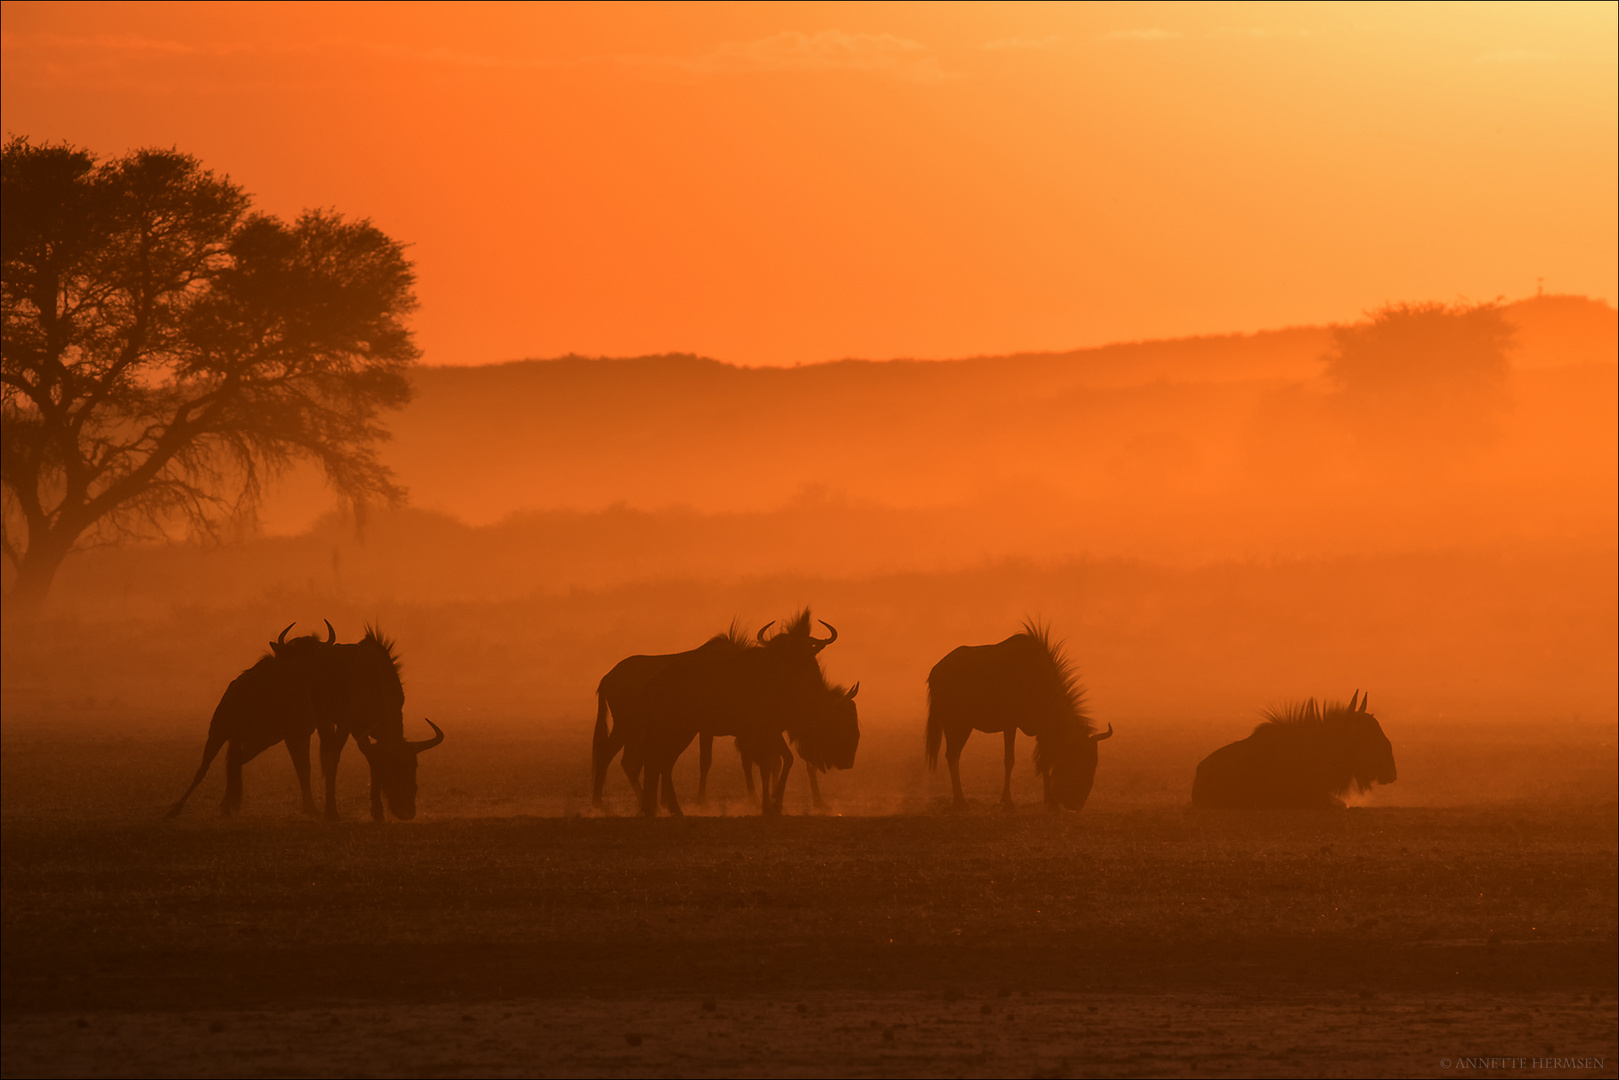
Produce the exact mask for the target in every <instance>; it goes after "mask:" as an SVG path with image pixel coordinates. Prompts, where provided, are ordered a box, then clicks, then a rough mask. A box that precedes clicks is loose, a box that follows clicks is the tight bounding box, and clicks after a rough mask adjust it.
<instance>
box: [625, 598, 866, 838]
mask: <svg viewBox="0 0 1619 1080" xmlns="http://www.w3.org/2000/svg"><path fill="white" fill-rule="evenodd" d="M822 625H824V626H827V629H828V630H831V631H832V634H831V637H828V638H825V639H818V638H816V637H814V636H813V635H811V634H810V631H809V626H810V615H809V612H808V611H805V612H803V613H802V614H800V615H799V616H798V617H797V618H795V619H793V620H792V621H791V622H790V623H789V625H788V626H787V627H786V628H785V629H784V630H782V631H781V632H780V633H778V634H776V635H774V636H773V637H770V638H768V639H764V636H763V631H761V632H760V635H759V638H760V641H761V642H762V643H760V642H752V643H750V642H746V641H744V640H740V639H737V638H735V637H734V636H733V637H730V638H728V639H726V640H728V641H729V646H728V647H724V648H720V647H716V648H705V649H697V650H694V651H693V652H691V653H685V654H679V659H678V660H676V661H674V662H672V663H670V664H668V665H667V666H665V667H664V668H663V670H661V671H659V672H658V673H657V674H656V675H654V676H653V677H652V678H651V679H650V680H649V681H648V682H647V684H646V687H645V690H644V692H643V693H641V694H639V695H636V696H635V699H634V700H633V701H632V702H631V703H630V707H631V712H632V713H633V715H627V716H626V719H630V720H631V721H632V722H633V723H634V724H635V728H634V730H635V731H636V732H637V733H638V738H639V742H640V746H639V750H638V754H639V757H638V760H639V761H640V762H641V763H642V767H643V768H644V770H645V773H644V778H643V781H642V785H641V812H642V813H643V814H645V815H647V816H648V817H651V816H654V815H656V813H657V790H658V787H659V784H660V782H661V786H662V791H663V799H664V805H665V806H666V807H667V808H668V809H669V811H670V813H672V814H679V813H680V805H679V802H678V800H677V799H676V798H675V794H674V784H673V775H672V774H673V770H674V764H675V761H676V760H678V759H679V757H680V755H681V753H683V752H684V751H685V749H686V747H688V746H690V745H691V742H692V740H693V739H695V738H696V737H697V735H698V734H699V733H700V732H705V731H706V732H708V733H710V734H713V735H729V736H733V737H734V738H735V739H736V741H737V749H738V750H739V751H740V752H741V753H742V755H743V757H744V758H746V759H749V760H752V761H754V762H755V763H757V764H759V766H760V789H761V790H760V801H761V806H762V809H763V810H764V812H765V813H766V814H779V813H780V812H781V804H782V792H783V788H784V785H785V782H786V778H787V774H788V773H789V772H790V771H791V769H792V763H793V753H792V750H791V749H790V748H789V747H788V746H787V742H786V740H785V739H784V738H783V732H785V731H788V730H804V729H807V728H809V727H811V726H815V725H818V724H820V723H822V719H823V718H822V716H821V715H820V714H821V713H822V712H824V710H826V708H827V705H828V701H829V691H830V690H831V688H830V687H829V686H828V685H827V682H826V676H825V674H824V673H823V672H822V670H821V664H820V661H819V659H817V655H816V654H818V653H819V652H820V651H821V650H822V649H824V648H826V646H828V645H830V644H831V643H832V641H834V640H835V639H836V637H837V631H836V630H832V628H831V626H830V625H829V624H826V623H823V624H822ZM719 640H720V639H716V642H718V641H719ZM843 697H844V701H845V702H848V701H849V699H848V696H847V694H845V695H843ZM850 704H852V702H850ZM827 738H828V740H829V741H831V742H833V743H835V744H836V745H834V746H832V747H831V749H830V750H829V753H831V754H833V755H835V756H836V757H837V758H838V759H839V760H842V759H843V758H845V757H847V758H848V759H850V760H851V763H852V757H853V753H854V746H853V745H852V743H853V741H858V738H859V732H858V728H855V729H853V730H849V729H847V728H842V729H839V730H838V731H835V732H834V731H829V732H828V735H827Z"/></svg>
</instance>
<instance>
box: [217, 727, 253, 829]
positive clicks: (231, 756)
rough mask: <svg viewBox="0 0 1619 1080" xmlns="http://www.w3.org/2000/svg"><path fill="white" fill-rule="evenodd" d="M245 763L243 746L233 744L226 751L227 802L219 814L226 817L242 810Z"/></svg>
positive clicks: (221, 805)
mask: <svg viewBox="0 0 1619 1080" xmlns="http://www.w3.org/2000/svg"><path fill="white" fill-rule="evenodd" d="M245 761H246V755H245V754H244V753H243V752H242V744H241V743H239V742H232V743H231V744H230V746H229V747H228V748H226V750H225V801H224V802H223V803H222V804H220V807H219V812H220V813H221V814H222V815H224V816H225V817H230V816H231V815H232V814H234V813H236V812H237V811H238V810H240V809H241V808H242V765H243V763H244V762H245Z"/></svg>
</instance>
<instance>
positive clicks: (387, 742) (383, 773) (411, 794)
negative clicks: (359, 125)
mask: <svg viewBox="0 0 1619 1080" xmlns="http://www.w3.org/2000/svg"><path fill="white" fill-rule="evenodd" d="M427 726H428V727H430V728H432V729H433V737H432V738H431V739H422V740H421V741H419V742H411V741H410V740H408V739H404V738H399V739H391V738H382V739H375V740H373V739H370V738H367V737H366V736H364V735H362V734H360V733H358V732H356V733H355V735H354V741H355V742H356V743H357V744H358V745H359V747H360V752H361V753H363V754H364V755H365V759H366V761H367V762H369V763H370V765H371V778H372V780H373V781H374V782H375V783H376V784H377V785H378V786H379V787H381V788H382V795H383V798H385V799H386V800H387V801H388V809H389V810H390V811H391V812H392V813H393V816H394V817H396V818H398V819H399V820H400V821H409V820H410V819H411V818H413V817H415V816H416V756H417V755H418V754H420V753H421V752H422V751H424V750H431V749H433V747H435V746H437V745H438V744H439V743H441V742H443V741H444V732H443V731H441V730H439V726H438V725H437V724H435V723H433V721H431V720H429V721H427Z"/></svg>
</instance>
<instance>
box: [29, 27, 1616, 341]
mask: <svg viewBox="0 0 1619 1080" xmlns="http://www.w3.org/2000/svg"><path fill="white" fill-rule="evenodd" d="M3 12H4V14H3V22H4V63H3V68H0V79H3V96H0V113H3V124H4V127H5V130H6V131H7V132H8V133H13V134H24V135H28V136H30V137H31V138H34V139H36V140H55V139H67V140H71V141H73V142H76V143H80V144H83V145H86V146H89V147H92V148H94V149H96V150H98V151H101V152H104V153H115V152H119V151H122V150H124V149H126V148H128V147H132V146H137V145H143V144H161V145H177V146H179V147H181V148H182V149H185V150H187V151H190V152H192V153H195V154H197V155H199V156H201V157H202V158H203V159H204V160H205V161H206V162H207V163H208V164H209V165H210V166H212V167H214V168H217V169H221V170H224V171H227V172H229V173H230V174H231V175H232V176H233V177H234V178H235V179H236V180H237V181H239V182H240V183H242V184H243V185H245V186H246V187H247V188H248V189H249V190H250V191H252V192H253V193H254V194H255V195H256V196H257V197H258V200H259V204H260V205H261V206H263V207H266V208H268V209H271V210H274V211H276V212H280V213H294V212H296V211H297V210H298V209H300V208H301V207H304V206H310V205H330V206H336V207H338V208H340V209H342V210H344V211H345V212H348V213H352V214H356V215H369V216H371V217H372V218H373V219H374V220H376V221H377V222H378V223H379V224H380V225H381V226H382V227H383V228H385V229H386V230H387V231H388V232H389V233H391V234H392V235H394V236H396V237H398V238H400V239H402V240H406V241H408V242H410V243H411V244H412V245H413V248H412V251H413V253H414V256H415V258H416V260H417V264H418V269H419V273H420V290H419V291H420V296H421V299H422V310H421V312H420V314H419V316H418V317H417V320H416V325H417V328H418V330H419V333H420V340H421V344H422V346H423V348H424V350H425V353H426V359H427V360H428V361H429V362H432V363H483V362H488V361H493V360H501V359H510V358H515V357H520V356H549V355H556V354H561V353H566V352H580V353H586V354H613V355H623V354H635V353H647V352H663V351H670V350H683V351H693V352H699V353H703V354H707V355H711V356H715V357H718V358H721V359H725V360H731V361H733V362H738V363H749V364H761V363H792V362H798V361H812V360H820V359H828V358H834V357H840V356H851V355H853V356H867V357H889V356H937V357H944V356H961V355H967V354H974V353H995V352H1007V351H1013V350H1020V349H1054V348H1070V347H1074V346H1078V345H1084V344H1091V343H1098V342H1103V341H1109V340H1118V339H1129V338H1144V337H1163V336H1173V335H1182V334H1189V333H1196V332H1203V331H1218V330H1241V329H1257V328H1260V327H1268V326H1278V325H1286V324H1295V323H1305V322H1320V321H1327V320H1337V319H1346V318H1351V317H1354V316H1355V315H1357V314H1358V313H1359V312H1361V311H1362V310H1364V309H1365V308H1367V307H1369V306H1373V305H1376V304H1378V303H1381V302H1383V301H1384V300H1387V299H1420V298H1437V299H1454V298H1459V297H1468V298H1473V299H1487V298H1491V297H1494V296H1498V295H1503V294H1505V295H1508V296H1521V295H1525V294H1528V293H1532V292H1533V291H1534V290H1535V288H1536V283H1537V279H1541V278H1543V279H1544V283H1545V288H1546V289H1547V290H1548V291H1558V292H1575V293H1584V294H1587V295H1592V296H1597V297H1601V298H1604V299H1606V300H1608V301H1609V302H1613V301H1614V300H1615V298H1616V296H1619V283H1616V264H1619V246H1616V234H1619V219H1616V211H1615V206H1616V203H1619V169H1616V160H1619V135H1616V131H1619V114H1616V100H1619V76H1616V54H1619V38H1616V14H1615V12H1616V9H1615V6H1614V5H1613V4H1592V5H1566V4H1535V5H1516V4H1512V5H1466V4H1464V5H1403V6H1398V7H1396V6H1374V7H1363V6H1356V5H1330V6H1303V5H1291V4H1280V5H1275V4H1267V5H1255V4H1205V5H1196V6H1189V5H1181V4H1143V5H1112V4H1098V5H1089V6H1073V7H1054V6H1044V5H1024V4H1002V5H995V6H955V5H921V6H909V5H886V4H872V5H866V4H855V5H840V4H830V5H794V4H781V5H765V4H738V5H724V6H713V7H710V6H701V7H686V6H672V7H646V6H640V5H624V6H590V7H574V6H569V5H533V6H530V5H523V6H517V5H501V6H489V7H481V6H476V5H456V6H437V5H409V6H391V5H365V6H353V7H350V6H344V5H314V4H310V5H255V4H246V5H230V6H226V5H189V4H188V5H167V4H152V5H141V4H131V5H99V4H82V5H75V4H53V5H37V4H23V3H8V4H5V5H4V7H3Z"/></svg>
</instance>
